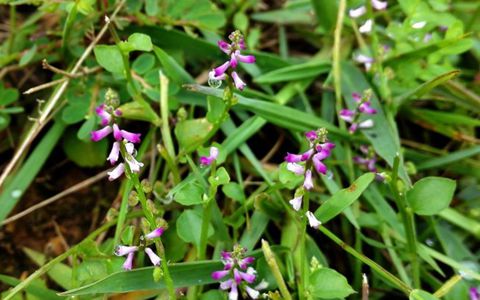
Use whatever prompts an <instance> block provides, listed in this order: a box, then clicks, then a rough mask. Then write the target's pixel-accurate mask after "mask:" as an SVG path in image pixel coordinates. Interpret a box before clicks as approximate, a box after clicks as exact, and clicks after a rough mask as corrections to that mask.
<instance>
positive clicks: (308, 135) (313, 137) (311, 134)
mask: <svg viewBox="0 0 480 300" xmlns="http://www.w3.org/2000/svg"><path fill="white" fill-rule="evenodd" d="M305 137H306V138H307V140H309V141H311V142H313V141H315V140H316V139H318V134H317V132H316V131H315V130H310V131H307V132H305Z"/></svg>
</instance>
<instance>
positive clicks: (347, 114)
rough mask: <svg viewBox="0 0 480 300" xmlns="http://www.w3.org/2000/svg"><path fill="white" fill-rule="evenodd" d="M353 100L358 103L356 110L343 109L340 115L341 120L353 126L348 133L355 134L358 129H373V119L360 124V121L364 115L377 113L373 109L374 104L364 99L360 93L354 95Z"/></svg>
mask: <svg viewBox="0 0 480 300" xmlns="http://www.w3.org/2000/svg"><path fill="white" fill-rule="evenodd" d="M352 98H353V100H354V101H355V102H356V103H357V106H356V108H355V109H354V110H351V109H342V110H340V113H339V117H340V119H342V120H344V121H346V122H348V123H350V124H351V125H350V127H349V128H348V131H349V132H350V133H354V132H355V131H357V129H358V128H371V127H373V126H374V122H373V120H372V119H367V120H364V121H361V122H358V119H359V118H360V116H361V115H362V114H364V115H373V114H376V113H377V110H376V109H375V108H373V107H372V103H371V102H370V101H369V100H366V99H363V98H362V97H361V96H360V94H358V93H352Z"/></svg>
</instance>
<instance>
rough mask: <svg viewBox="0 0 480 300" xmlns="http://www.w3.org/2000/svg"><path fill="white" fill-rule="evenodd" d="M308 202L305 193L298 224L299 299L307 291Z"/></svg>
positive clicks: (307, 195)
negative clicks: (306, 214) (300, 220)
mask: <svg viewBox="0 0 480 300" xmlns="http://www.w3.org/2000/svg"><path fill="white" fill-rule="evenodd" d="M309 202H310V194H309V192H308V191H305V194H304V195H303V209H302V216H303V219H302V222H300V224H299V226H300V259H299V262H300V284H299V285H298V287H299V289H298V291H299V295H300V299H306V297H305V291H306V289H307V278H308V268H307V267H306V266H307V265H308V263H309V262H308V260H307V262H305V260H306V259H307V257H306V250H305V248H306V245H305V244H306V236H307V222H308V220H307V218H306V217H305V213H306V212H307V211H308V206H309Z"/></svg>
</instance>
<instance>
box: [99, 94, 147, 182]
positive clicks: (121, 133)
mask: <svg viewBox="0 0 480 300" xmlns="http://www.w3.org/2000/svg"><path fill="white" fill-rule="evenodd" d="M107 97H108V96H107ZM106 102H107V101H106ZM95 112H96V113H97V115H98V116H99V117H100V119H101V124H102V126H104V127H103V128H102V129H100V130H97V131H92V132H91V133H90V134H91V139H92V141H94V142H98V141H100V140H102V139H104V138H105V137H107V136H108V135H109V134H110V133H112V132H113V137H114V139H115V142H114V143H113V145H112V149H111V150H110V154H109V155H108V157H107V160H108V161H110V163H111V164H112V165H115V164H116V163H117V161H118V159H119V157H120V154H122V156H123V158H124V159H125V161H126V162H127V164H128V167H129V169H130V171H131V172H134V173H138V172H140V168H141V167H143V163H141V162H139V161H137V160H136V159H135V155H136V150H135V145H134V143H139V142H140V133H132V132H128V131H126V130H123V129H120V127H118V124H117V123H116V122H115V121H116V120H115V119H116V118H117V117H119V116H121V115H122V114H121V111H120V110H118V109H115V107H114V106H113V105H110V104H101V105H99V106H98V107H97V108H96V109H95ZM124 172H125V164H124V163H119V164H118V165H117V166H116V167H115V168H114V169H113V170H112V171H110V172H108V175H109V177H108V179H109V180H110V181H112V180H115V179H117V178H118V177H120V176H121V175H122V174H123V173H124Z"/></svg>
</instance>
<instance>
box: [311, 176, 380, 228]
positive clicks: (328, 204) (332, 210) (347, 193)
mask: <svg viewBox="0 0 480 300" xmlns="http://www.w3.org/2000/svg"><path fill="white" fill-rule="evenodd" d="M373 179H375V174H374V173H367V174H363V175H362V176H360V177H359V178H357V180H355V181H354V182H353V183H352V185H350V186H349V187H348V188H345V189H342V190H340V191H338V192H336V193H335V194H333V195H332V197H330V198H329V199H328V200H327V201H325V203H323V204H322V205H321V206H320V207H319V208H318V209H317V211H316V212H315V216H316V217H317V218H318V219H319V220H320V221H321V222H322V223H326V222H328V221H329V220H331V219H333V218H334V217H335V216H337V215H339V214H340V213H341V212H342V211H343V210H344V209H345V208H347V207H348V206H350V205H351V204H352V203H353V202H355V200H357V199H358V198H359V197H360V195H361V194H362V193H363V191H365V190H366V189H367V187H368V186H369V185H370V183H371V182H372V181H373Z"/></svg>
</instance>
